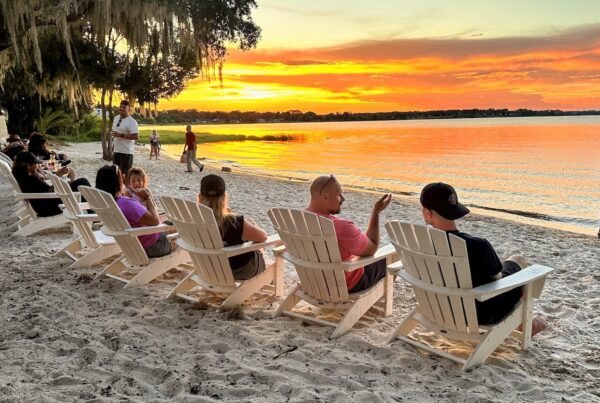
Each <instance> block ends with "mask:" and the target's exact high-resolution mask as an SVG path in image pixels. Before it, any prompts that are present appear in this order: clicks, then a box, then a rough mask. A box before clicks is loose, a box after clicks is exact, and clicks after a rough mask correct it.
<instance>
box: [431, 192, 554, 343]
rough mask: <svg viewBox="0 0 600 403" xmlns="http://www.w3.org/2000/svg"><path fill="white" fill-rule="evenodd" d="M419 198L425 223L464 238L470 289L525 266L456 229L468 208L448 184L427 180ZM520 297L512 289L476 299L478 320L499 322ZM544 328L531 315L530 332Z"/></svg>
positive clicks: (520, 258)
mask: <svg viewBox="0 0 600 403" xmlns="http://www.w3.org/2000/svg"><path fill="white" fill-rule="evenodd" d="M420 200H421V206H422V213H423V218H424V219H425V222H426V223H427V224H429V225H431V226H432V227H434V228H437V229H439V230H442V231H446V233H448V234H453V235H456V236H457V237H459V238H462V239H464V240H465V242H466V245H467V253H468V255H469V269H470V270H471V282H472V285H473V288H475V287H478V286H480V285H482V284H486V283H490V282H492V281H495V280H498V279H501V278H503V277H506V276H510V275H511V274H514V273H516V272H518V271H520V270H521V269H523V268H525V267H527V266H528V264H527V261H526V260H525V258H524V257H523V256H518V255H514V256H511V257H509V258H508V259H506V260H505V261H504V262H501V261H500V259H499V258H498V255H497V254H496V251H495V250H494V248H493V247H492V245H491V244H490V242H489V241H488V240H486V239H483V238H478V237H475V236H472V235H469V234H466V233H464V232H460V231H459V230H458V228H457V226H456V221H455V220H457V219H459V218H462V217H464V216H465V215H467V214H468V213H469V212H470V211H469V209H468V208H467V207H466V206H464V205H463V204H461V203H460V202H459V201H458V196H457V194H456V191H455V190H454V188H453V187H452V186H450V185H448V184H445V183H441V182H437V183H430V184H428V185H427V186H425V187H424V188H423V190H422V191H421V198H420ZM521 296H522V290H521V288H516V289H513V290H510V291H508V292H506V293H504V294H500V295H498V296H496V297H494V298H491V299H490V300H488V301H484V302H480V301H476V302H475V304H476V305H475V306H476V309H477V320H478V322H479V323H480V324H482V325H491V324H494V323H497V322H499V321H500V320H502V319H503V318H504V317H505V316H506V315H507V314H509V313H510V312H511V311H512V310H513V308H514V306H515V305H516V304H517V303H518V302H519V300H520V299H521ZM545 328H546V321H545V320H544V319H543V318H542V317H540V316H535V317H534V318H533V323H532V329H531V333H532V335H534V334H536V333H539V332H541V331H542V330H544V329H545Z"/></svg>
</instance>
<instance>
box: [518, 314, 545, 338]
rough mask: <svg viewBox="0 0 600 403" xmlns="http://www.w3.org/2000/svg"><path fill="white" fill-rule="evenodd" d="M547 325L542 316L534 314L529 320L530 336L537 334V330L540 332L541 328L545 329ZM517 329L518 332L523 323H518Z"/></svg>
mask: <svg viewBox="0 0 600 403" xmlns="http://www.w3.org/2000/svg"><path fill="white" fill-rule="evenodd" d="M547 327H548V323H547V322H546V320H545V319H544V318H542V317H541V316H537V315H536V316H534V317H533V319H532V320H531V337H533V336H535V335H536V334H538V333H539V332H541V331H542V330H544V329H546V328H547ZM517 330H518V331H519V332H522V331H523V324H520V325H519V327H518V328H517Z"/></svg>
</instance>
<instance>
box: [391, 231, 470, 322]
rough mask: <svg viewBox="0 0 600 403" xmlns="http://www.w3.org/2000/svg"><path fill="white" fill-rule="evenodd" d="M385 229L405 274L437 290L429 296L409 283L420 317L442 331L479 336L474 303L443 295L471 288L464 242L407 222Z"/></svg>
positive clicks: (466, 298) (426, 292)
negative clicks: (452, 290) (413, 292)
mask: <svg viewBox="0 0 600 403" xmlns="http://www.w3.org/2000/svg"><path fill="white" fill-rule="evenodd" d="M385 228H386V229H387V232H388V234H389V237H390V239H391V241H392V244H393V245H394V247H395V248H396V251H397V252H398V254H399V255H400V257H401V259H402V263H403V265H404V270H405V271H406V272H408V273H409V274H410V276H412V277H413V278H416V279H417V280H420V281H422V282H424V283H427V284H431V285H434V286H437V287H436V289H437V291H436V292H432V291H430V290H426V289H424V288H423V287H422V286H420V285H419V284H415V283H411V284H412V286H413V290H414V291H415V296H416V297H417V301H418V303H419V307H420V309H421V312H422V313H423V315H424V316H425V317H426V318H427V319H428V320H429V321H431V322H433V323H435V324H437V325H438V326H439V327H440V328H442V329H446V330H451V331H456V332H461V333H469V334H478V332H479V325H478V322H477V313H476V311H475V299H474V298H472V297H460V296H455V295H449V294H447V293H445V292H444V290H445V289H451V288H454V289H456V288H465V289H470V288H473V287H472V282H471V271H470V269H469V258H468V255H467V245H466V242H465V240H464V239H462V238H460V237H457V236H456V235H453V234H447V233H446V232H445V231H440V230H438V229H435V228H431V227H426V226H424V225H419V224H411V223H406V222H399V221H391V222H388V223H387V224H386V225H385ZM403 277H404V276H403ZM405 279H406V277H405ZM407 280H408V281H409V282H411V281H410V279H407Z"/></svg>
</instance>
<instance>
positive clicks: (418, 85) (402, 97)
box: [159, 0, 600, 113]
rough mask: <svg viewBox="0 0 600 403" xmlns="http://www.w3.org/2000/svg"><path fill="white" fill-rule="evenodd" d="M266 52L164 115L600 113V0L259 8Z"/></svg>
mask: <svg viewBox="0 0 600 403" xmlns="http://www.w3.org/2000/svg"><path fill="white" fill-rule="evenodd" d="M254 19H255V21H256V23H257V24H258V25H259V26H260V27H261V28H262V39H261V41H260V43H259V45H258V47H257V48H256V49H253V50H251V51H249V52H239V51H237V50H235V48H232V50H231V51H230V55H229V56H228V58H227V60H226V63H225V66H224V70H223V73H224V79H223V85H222V87H221V85H220V83H219V81H218V80H216V79H213V80H211V81H210V82H208V81H207V80H204V79H200V78H199V79H196V80H192V81H190V82H189V83H188V86H187V88H186V90H185V91H184V92H182V93H181V94H180V95H179V96H177V97H176V98H173V99H171V100H165V101H162V102H161V103H160V104H159V109H173V108H178V109H187V108H195V109H199V110H210V111H216V110H224V111H231V110H244V111H247V110H255V111H286V110H290V109H300V110H302V111H309V110H310V111H314V112H317V113H327V112H344V111H350V112H374V111H392V110H400V111H406V110H430V109H453V108H510V109H516V108H531V109H563V110H569V109H571V110H572V109H600V1H595V0H570V1H564V0H560V1H559V0H545V1H541V0H530V1H527V2H525V1H522V0H519V1H516V0H505V1H503V2H491V1H476V0H454V1H451V2H449V1H442V0H439V1H438V0H420V1H414V2H407V1H397V0H371V1H365V0H321V1H314V0H304V1H297V0H258V8H257V9H255V11H254Z"/></svg>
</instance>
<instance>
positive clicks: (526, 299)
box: [511, 284, 534, 351]
mask: <svg viewBox="0 0 600 403" xmlns="http://www.w3.org/2000/svg"><path fill="white" fill-rule="evenodd" d="M533 288H534V286H533V285H532V284H525V285H524V286H523V302H522V303H523V311H522V315H523V322H522V323H523V332H522V335H521V350H523V351H525V350H527V349H528V348H529V346H530V345H531V327H532V323H531V322H532V320H533V295H532V292H533ZM511 330H514V328H512V329H511Z"/></svg>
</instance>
